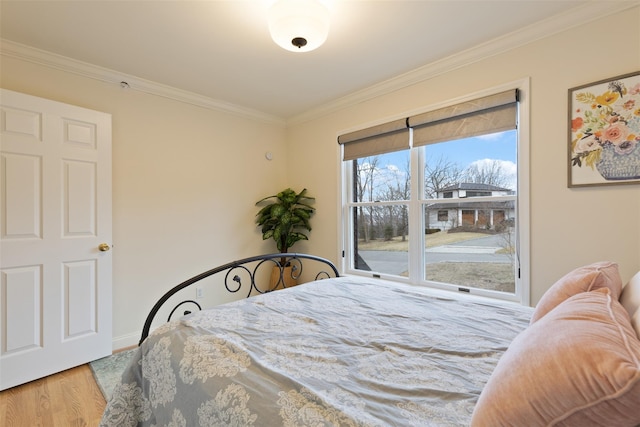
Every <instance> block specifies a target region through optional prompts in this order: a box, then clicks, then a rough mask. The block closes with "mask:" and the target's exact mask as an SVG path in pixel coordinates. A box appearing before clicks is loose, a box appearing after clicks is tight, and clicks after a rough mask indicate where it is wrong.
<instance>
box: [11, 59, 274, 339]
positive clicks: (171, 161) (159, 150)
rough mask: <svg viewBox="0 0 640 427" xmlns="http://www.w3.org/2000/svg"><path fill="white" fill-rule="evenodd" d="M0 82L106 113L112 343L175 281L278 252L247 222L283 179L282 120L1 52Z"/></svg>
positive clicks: (131, 333)
mask: <svg viewBox="0 0 640 427" xmlns="http://www.w3.org/2000/svg"><path fill="white" fill-rule="evenodd" d="M0 83H1V84H0V86H2V87H3V88H5V89H10V90H14V91H18V92H23V93H27V94H30V95H35V96H40V97H43V98H49V99H54V100H56V101H61V102H66V103H69V104H74V105H79V106H82V107H86V108H91V109H94V110H99V111H104V112H107V113H110V114H111V115H112V122H113V245H114V249H113V252H112V254H113V297H114V298H113V301H114V303H113V312H114V315H113V333H114V339H115V342H114V347H116V348H118V347H121V346H125V345H131V344H133V343H136V342H137V340H136V339H135V336H136V335H137V334H139V332H140V330H141V329H142V324H143V322H144V318H145V316H146V313H147V312H148V311H149V310H150V309H151V307H152V306H153V303H154V302H155V299H157V298H158V297H160V296H161V295H162V293H164V291H166V290H168V289H169V288H170V287H171V286H173V285H175V284H177V283H179V282H180V281H182V280H184V279H187V278H188V277H190V276H192V275H195V274H198V273H200V272H202V271H204V270H206V269H208V268H211V267H214V266H215V265H217V264H221V263H224V262H228V261H231V260H233V259H238V258H241V257H244V256H250V255H254V254H256V253H260V252H273V251H275V248H272V247H271V246H268V245H267V244H266V243H263V242H262V239H261V236H260V235H259V233H258V230H257V228H256V227H255V225H254V223H253V221H254V216H255V213H256V212H257V211H256V208H255V207H254V203H255V202H256V201H257V200H259V199H261V198H262V197H264V196H266V195H269V194H272V193H274V192H277V191H278V190H280V189H281V188H280V187H282V186H284V185H286V173H287V168H286V165H287V152H286V150H285V146H284V139H285V127H284V125H282V124H265V123H262V122H259V121H256V120H249V119H246V118H240V117H238V116H236V115H230V114H225V113H221V112H216V111H213V110H210V109H205V108H200V107H195V106H192V105H188V104H185V103H182V102H177V101H171V100H168V99H165V98H162V97H157V96H153V95H149V94H145V93H141V92H137V91H135V90H122V89H121V88H120V87H119V85H117V84H108V83H103V82H99V81H96V80H92V79H88V78H83V77H80V76H77V75H75V74H71V73H66V72H61V71H56V70H52V69H50V68H45V67H42V66H39V65H35V64H32V63H29V62H24V61H19V60H15V59H11V58H6V57H2V79H1V81H0ZM266 151H271V152H273V160H272V161H267V160H266V159H265V156H264V154H265V152H266ZM194 292H195V291H194ZM193 296H194V297H195V293H194V295H193ZM132 337H133V341H132Z"/></svg>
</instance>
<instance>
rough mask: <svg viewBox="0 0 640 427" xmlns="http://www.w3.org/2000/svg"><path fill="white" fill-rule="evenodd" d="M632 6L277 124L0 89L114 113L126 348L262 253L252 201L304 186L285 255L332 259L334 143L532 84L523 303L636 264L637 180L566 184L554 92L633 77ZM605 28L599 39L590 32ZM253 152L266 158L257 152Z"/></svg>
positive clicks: (57, 78)
mask: <svg viewBox="0 0 640 427" xmlns="http://www.w3.org/2000/svg"><path fill="white" fill-rule="evenodd" d="M639 22H640V8H636V9H634V10H633V11H632V12H631V13H629V12H626V13H624V14H618V15H614V16H610V17H606V18H603V19H601V20H600V21H598V22H592V23H589V24H588V25H584V26H582V27H578V28H575V29H571V30H568V31H567V32H565V33H562V34H559V35H555V36H552V37H550V38H547V39H544V40H540V41H538V42H535V43H532V44H530V45H528V46H525V47H522V48H519V49H517V50H513V51H510V52H508V53H504V54H501V55H499V56H495V57H491V58H488V59H486V60H484V61H481V62H477V63H474V64H471V65H468V66H466V67H463V68H460V69H457V70H455V71H451V72H449V73H446V74H444V75H440V76H438V77H435V78H432V79H429V80H426V81H423V82H421V83H419V84H415V85H413V86H411V87H407V88H404V89H402V90H397V91H395V92H393V93H389V94H387V95H384V96H379V97H377V98H375V99H371V100H369V101H365V102H361V103H359V104H358V105H354V106H350V107H348V108H344V109H341V110H340V111H335V112H333V113H331V114H328V115H326V116H324V117H322V118H317V119H314V120H312V121H308V122H306V123H302V124H295V125H290V126H289V128H288V129H287V128H285V127H284V126H282V125H279V124H271V123H265V122H261V121H259V120H252V119H248V118H243V117H239V116H237V115H233V114H227V113H223V112H219V111H215V110H211V109H204V108H200V107H196V106H192V105H189V104H185V103H181V102H178V101H173V100H169V99H166V98H162V97H157V96H154V95H149V94H145V93H141V92H136V91H135V90H129V91H126V90H122V89H121V88H120V87H119V86H118V85H117V84H108V83H104V82H100V81H96V80H92V79H89V78H85V77H82V76H79V75H76V74H72V73H68V72H63V71H58V70H55V69H52V68H47V67H44V66H40V65H36V64H33V63H30V62H26V61H22V60H18V59H13V58H6V57H2V64H1V65H2V74H1V79H0V86H1V87H3V88H6V89H10V90H15V91H19V92H24V93H28V94H31V95H35V96H40V97H44V98H50V99H54V100H56V101H61V102H67V103H70V104H75V105H79V106H82V107H86V108H91V109H95V110H99V111H104V112H108V113H110V114H112V117H113V230H114V234H113V244H114V250H113V259H114V263H113V266H114V269H113V286H114V291H113V295H114V322H113V323H114V325H113V326H114V347H116V348H118V347H121V346H124V345H130V344H133V343H135V342H136V337H137V334H139V331H140V329H141V326H142V322H143V321H144V317H145V315H146V313H147V312H148V310H149V308H150V307H151V305H152V304H153V302H154V301H155V299H156V298H157V297H158V296H160V295H161V294H162V293H163V292H164V291H165V290H166V289H167V288H168V287H170V286H172V285H173V284H175V283H177V282H179V281H181V280H183V279H185V278H187V277H189V276H191V275H194V274H197V273H199V272H201V271H202V270H204V269H207V268H209V267H211V266H214V265H216V264H219V263H222V262H226V261H229V260H231V259H236V258H239V257H243V256H249V255H253V254H255V253H264V252H271V251H273V250H274V248H273V247H272V245H270V243H265V242H262V240H261V238H260V235H259V233H258V230H257V229H256V227H254V225H253V219H254V215H255V212H256V210H255V208H254V202H255V201H256V200H258V199H260V198H262V197H263V196H265V195H269V194H272V193H274V192H276V191H278V190H280V189H282V188H284V187H285V186H289V185H291V186H293V187H294V188H296V189H300V188H302V187H307V188H308V189H309V191H310V193H311V194H312V195H313V196H315V197H316V199H317V203H316V207H317V214H316V216H315V217H314V218H313V222H312V225H313V231H312V233H311V240H310V241H309V242H301V243H300V244H298V245H297V246H296V248H295V250H296V251H301V252H302V251H308V252H312V253H316V254H318V255H321V256H325V257H328V258H330V259H332V260H334V261H335V260H337V259H338V253H339V249H340V248H339V245H338V221H339V209H338V206H339V197H340V192H339V188H340V182H339V166H340V162H339V159H338V152H339V151H338V146H337V143H336V136H337V135H338V133H340V132H341V131H344V130H348V129H353V128H356V127H358V126H363V125H367V124H370V123H373V122H375V121H380V120H383V119H386V118H395V117H398V116H400V115H402V114H403V113H405V112H407V111H416V110H419V109H424V108H428V107H429V106H431V105H436V104H438V103H442V102H446V101H447V100H450V99H454V98H457V97H461V96H465V95H467V94H469V93H473V92H477V91H481V90H484V89H487V88H490V87H493V86H498V85H502V84H504V83H507V82H512V81H516V80H521V79H523V78H530V81H531V89H532V92H531V132H530V139H531V153H530V159H531V163H530V167H531V195H530V200H531V245H530V246H531V247H530V250H531V254H532V255H531V266H532V275H531V281H532V292H531V300H532V302H536V301H537V300H538V299H539V298H540V296H541V295H542V293H543V292H544V291H545V290H546V289H547V288H548V286H549V285H550V284H551V283H553V281H555V280H556V279H557V278H558V277H560V276H561V275H563V274H564V273H565V272H566V271H567V270H568V269H571V268H574V267H576V266H579V265H582V264H585V263H589V262H592V261H598V260H603V259H610V260H615V261H617V262H619V263H620V266H621V272H622V275H623V278H624V279H625V280H626V279H628V278H629V277H630V276H631V275H632V273H633V272H635V271H637V270H640V186H638V185H634V186H615V187H607V188H604V187H600V188H596V187H594V188H582V189H569V188H567V185H566V125H567V124H566V121H567V120H566V116H567V111H566V108H567V107H566V102H567V89H568V88H570V87H574V86H577V85H581V84H585V83H589V82H592V81H595V80H599V79H603V78H607V77H610V76H615V75H618V74H623V73H628V72H631V71H636V70H640V25H639ZM602 28H605V29H607V30H606V31H602V30H600V29H602ZM266 151H271V152H273V155H274V159H273V160H272V161H267V160H266V159H265V158H264V154H265V152H266Z"/></svg>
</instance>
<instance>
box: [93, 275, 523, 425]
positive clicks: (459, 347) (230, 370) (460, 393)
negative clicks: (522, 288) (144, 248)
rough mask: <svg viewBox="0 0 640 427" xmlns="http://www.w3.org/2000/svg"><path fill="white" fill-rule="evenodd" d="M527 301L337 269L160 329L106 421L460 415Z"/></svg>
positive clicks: (464, 417)
mask: <svg viewBox="0 0 640 427" xmlns="http://www.w3.org/2000/svg"><path fill="white" fill-rule="evenodd" d="M530 315H531V309H529V308H527V307H520V306H517V305H510V304H500V303H492V302H490V301H489V302H477V301H476V300H472V299H471V298H468V297H467V298H464V297H461V298H457V296H456V295H452V296H451V297H448V296H434V294H433V292H431V291H429V290H427V289H424V288H421V287H416V286H410V285H401V284H400V285H399V284H393V283H389V282H385V281H382V280H375V279H363V278H353V277H340V278H336V279H326V280H321V281H319V282H313V283H308V284H304V285H301V286H297V287H295V288H289V289H285V290H281V291H277V292H272V293H270V294H266V295H259V296H256V297H252V298H249V299H244V300H240V301H236V302H233V303H229V304H224V305H220V306H218V307H215V308H213V309H210V310H205V311H202V312H199V313H197V314H193V315H189V316H187V317H184V318H182V319H180V320H177V321H173V322H170V323H167V324H166V325H163V326H161V327H159V328H158V329H156V330H155V331H154V332H153V333H152V334H151V335H150V336H149V338H148V339H147V340H146V341H145V342H144V343H143V344H142V346H141V347H140V348H139V350H138V351H137V352H136V355H135V357H134V359H133V360H132V362H131V364H130V365H129V367H128V368H127V370H126V371H125V372H124V374H123V375H122V380H121V383H120V384H119V385H118V386H116V388H115V390H114V392H113V397H112V398H111V399H110V401H109V402H108V405H107V408H106V410H105V413H104V415H103V419H102V423H101V425H103V426H129V425H131V426H133V425H145V426H147V425H148V426H431V425H433V426H436V425H437V426H458V425H459V426H467V425H469V421H470V418H471V413H472V411H473V407H474V405H475V402H476V401H477V399H478V396H479V395H480V391H481V390H482V387H483V386H484V384H485V383H486V382H487V380H488V379H489V375H490V374H491V372H492V371H493V368H494V366H495V365H496V363H497V361H498V359H499V358H500V356H501V354H502V353H503V352H504V351H505V350H506V349H507V347H508V345H509V343H510V342H511V341H512V339H513V338H514V337H515V336H516V335H517V334H518V333H519V332H521V331H522V330H523V329H524V328H525V327H526V326H527V324H528V321H529V318H530Z"/></svg>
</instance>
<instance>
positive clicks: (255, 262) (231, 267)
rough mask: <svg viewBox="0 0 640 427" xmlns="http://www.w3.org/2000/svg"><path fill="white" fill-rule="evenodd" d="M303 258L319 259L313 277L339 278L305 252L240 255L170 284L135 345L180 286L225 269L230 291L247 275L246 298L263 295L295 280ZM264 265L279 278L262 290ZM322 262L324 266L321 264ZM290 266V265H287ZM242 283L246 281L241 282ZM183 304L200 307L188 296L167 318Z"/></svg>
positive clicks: (335, 271)
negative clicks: (259, 277) (259, 275)
mask: <svg viewBox="0 0 640 427" xmlns="http://www.w3.org/2000/svg"><path fill="white" fill-rule="evenodd" d="M303 260H310V261H317V262H319V263H320V264H319V265H320V266H322V269H320V270H319V271H318V272H316V274H315V275H314V276H313V279H314V280H319V279H324V278H329V277H339V273H338V269H337V268H336V266H335V265H334V264H333V263H332V262H331V261H329V260H328V259H325V258H322V257H319V256H315V255H309V254H302V253H276V254H266V255H258V256H253V257H249V258H243V259H239V260H236V261H232V262H230V263H227V264H224V265H220V266H218V267H215V268H212V269H211V270H208V271H205V272H203V273H200V274H198V275H197V276H193V277H192V278H190V279H188V280H185V281H184V282H182V283H180V284H179V285H177V286H174V287H173V288H172V289H171V290H169V291H168V292H166V293H165V294H164V295H163V296H162V297H161V298H160V299H159V300H158V301H157V302H156V303H155V305H154V306H153V308H152V309H151V311H150V312H149V314H148V315H147V318H146V320H145V322H144V327H143V328H142V335H141V336H140V341H139V342H138V345H140V344H142V342H143V341H144V340H145V339H146V338H147V336H148V335H149V332H150V330H151V324H152V323H153V320H154V318H155V317H156V315H157V314H158V311H159V310H160V308H161V307H162V306H163V305H164V304H165V303H166V302H167V301H168V300H169V298H171V297H172V296H173V295H175V294H176V293H178V292H179V291H181V290H183V289H184V288H186V287H188V286H191V285H193V284H194V283H196V282H199V281H200V280H202V279H205V278H207V277H210V276H213V275H215V274H218V273H222V272H225V271H226V273H225V276H224V286H225V288H226V289H227V291H228V292H230V293H236V292H239V291H240V290H241V289H242V288H243V277H245V278H248V282H249V284H248V292H247V296H246V298H248V297H250V296H251V294H252V293H253V292H254V291H255V292H257V293H260V294H264V293H267V292H271V291H273V290H276V289H278V288H279V287H282V288H286V287H287V286H288V285H287V283H288V279H289V278H290V279H292V280H297V279H299V278H300V277H301V275H302V273H303V269H304V266H303ZM265 264H271V265H272V266H273V267H277V273H276V274H278V275H279V277H276V278H275V283H273V284H272V285H271V286H269V288H267V289H263V288H261V287H260V286H258V285H257V281H256V275H257V272H258V271H259V270H260V269H261V267H263V266H264V265H265ZM324 265H326V269H325V267H324ZM288 267H291V268H288ZM245 283H246V282H245ZM184 304H193V305H195V306H196V307H197V308H198V310H201V309H202V307H201V306H200V304H199V303H198V302H196V301H194V300H192V299H187V300H184V301H181V302H179V303H178V304H176V305H175V307H174V308H173V309H172V310H171V313H170V314H169V318H168V319H167V321H169V320H171V317H172V316H173V314H174V313H175V312H176V310H177V309H178V307H180V306H182V305H184ZM189 313H191V312H190V311H185V312H184V314H189Z"/></svg>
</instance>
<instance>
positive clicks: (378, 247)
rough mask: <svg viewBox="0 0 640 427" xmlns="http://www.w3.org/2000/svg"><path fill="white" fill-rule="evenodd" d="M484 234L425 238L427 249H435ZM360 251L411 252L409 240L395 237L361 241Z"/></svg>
mask: <svg viewBox="0 0 640 427" xmlns="http://www.w3.org/2000/svg"><path fill="white" fill-rule="evenodd" d="M486 236H487V235H486V234H483V233H473V232H467V231H464V232H460V233H447V232H444V231H439V232H437V233H433V234H427V235H426V236H425V241H426V242H425V247H426V248H433V247H435V246H442V245H450V244H452V243H458V242H464V241H466V240H471V239H477V238H480V237H486ZM358 249H359V250H361V251H397V252H407V251H408V250H409V240H407V239H405V240H404V241H403V240H402V238H401V237H394V238H393V239H391V240H383V239H379V240H370V241H368V242H364V241H363V240H360V241H359V242H358Z"/></svg>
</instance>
